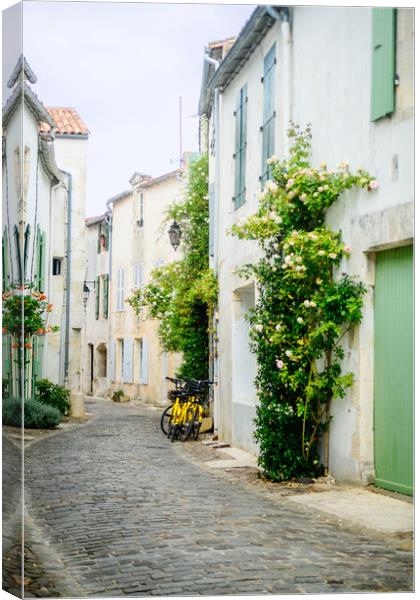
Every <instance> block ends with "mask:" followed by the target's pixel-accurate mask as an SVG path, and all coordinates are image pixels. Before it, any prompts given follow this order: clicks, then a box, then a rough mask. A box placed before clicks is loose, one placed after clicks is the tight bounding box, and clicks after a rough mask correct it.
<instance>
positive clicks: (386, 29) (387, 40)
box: [371, 8, 396, 121]
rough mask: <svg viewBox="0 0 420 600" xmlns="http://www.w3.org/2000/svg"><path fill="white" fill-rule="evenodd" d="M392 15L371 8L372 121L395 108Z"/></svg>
mask: <svg viewBox="0 0 420 600" xmlns="http://www.w3.org/2000/svg"><path fill="white" fill-rule="evenodd" d="M395 13H396V11H395V8H372V90H371V94H372V97H371V119H372V121H376V120H377V119H380V118H381V117H383V116H385V115H389V114H390V113H392V112H393V111H394V107H395V23H396V19H395Z"/></svg>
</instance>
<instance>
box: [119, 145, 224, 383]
mask: <svg viewBox="0 0 420 600" xmlns="http://www.w3.org/2000/svg"><path fill="white" fill-rule="evenodd" d="M207 174H208V161H207V156H205V155H203V156H202V157H201V158H200V159H199V160H197V161H196V162H194V163H192V164H191V165H190V166H189V168H188V178H187V180H186V190H185V195H184V198H183V199H182V201H181V202H178V203H174V204H172V205H171V206H170V208H169V209H168V212H167V215H166V222H168V221H171V220H173V219H175V220H176V221H177V222H178V224H179V225H180V227H181V231H182V237H181V250H182V253H183V257H182V258H181V260H178V261H173V262H172V263H169V264H167V265H164V266H162V267H158V268H156V269H154V270H153V271H152V273H151V275H150V280H149V283H148V284H147V285H145V286H144V287H142V288H140V289H139V290H135V291H133V293H132V294H131V295H130V297H129V298H127V302H128V304H130V305H131V306H132V308H133V309H134V310H135V312H136V314H137V315H138V316H143V317H145V318H150V319H158V320H159V338H160V341H161V344H162V346H163V349H164V350H166V351H169V352H181V353H182V355H183V362H182V364H181V367H180V369H179V371H178V375H179V376H185V377H192V378H196V379H207V377H208V352H209V351H208V332H209V330H210V323H211V320H212V317H213V311H214V309H215V307H216V304H217V293H218V288H217V279H216V277H215V275H214V273H213V271H212V270H211V269H209V268H208V244H209V234H208V211H209V207H208V175H207Z"/></svg>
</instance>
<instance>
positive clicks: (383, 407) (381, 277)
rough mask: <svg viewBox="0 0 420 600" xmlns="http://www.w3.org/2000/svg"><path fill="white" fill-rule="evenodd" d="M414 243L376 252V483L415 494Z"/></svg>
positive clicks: (379, 485) (397, 490)
mask: <svg viewBox="0 0 420 600" xmlns="http://www.w3.org/2000/svg"><path fill="white" fill-rule="evenodd" d="M413 326H414V325H413V247H412V246H404V247H401V248H396V249H394V250H387V251H386V252H379V253H378V254H377V256H376V282H375V364H374V369H375V414H374V427H375V474H376V477H375V484H376V485H377V486H378V487H382V488H386V489H389V490H394V491H396V492H402V493H403V494H410V495H412V494H413V451H414V449H413V427H414V421H413Z"/></svg>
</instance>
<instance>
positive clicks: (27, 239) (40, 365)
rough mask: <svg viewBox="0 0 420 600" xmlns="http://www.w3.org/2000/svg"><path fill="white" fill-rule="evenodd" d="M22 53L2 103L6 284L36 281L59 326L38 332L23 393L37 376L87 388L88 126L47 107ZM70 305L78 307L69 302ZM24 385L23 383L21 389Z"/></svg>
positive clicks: (6, 341) (12, 369)
mask: <svg viewBox="0 0 420 600" xmlns="http://www.w3.org/2000/svg"><path fill="white" fill-rule="evenodd" d="M36 81H37V78H36V76H35V74H34V73H33V71H32V70H31V68H30V66H29V65H28V63H27V61H26V59H25V58H24V57H23V56H21V57H20V59H19V61H18V63H17V65H16V68H15V70H14V72H13V73H12V75H11V77H10V79H9V82H8V86H9V87H10V88H11V90H12V92H11V95H10V97H9V98H8V100H7V103H6V105H5V106H4V108H3V232H2V238H3V290H8V289H10V287H11V285H12V284H16V283H18V282H23V281H30V282H32V283H33V284H34V285H35V286H36V288H37V289H38V290H40V291H42V292H44V293H45V295H46V296H47V297H48V300H49V302H50V303H52V304H53V310H52V312H51V313H50V316H49V321H48V324H49V325H58V326H59V327H60V331H59V332H57V333H53V334H49V335H45V336H44V335H39V336H34V338H33V340H32V345H33V348H32V350H33V357H32V358H31V360H30V362H29V364H28V365H27V367H26V376H25V380H26V382H27V386H26V391H25V395H26V396H27V395H32V394H33V391H34V387H33V386H34V382H35V380H36V379H40V378H48V379H50V380H51V381H53V382H54V383H60V384H62V385H66V387H68V388H69V389H71V390H72V392H80V389H81V379H80V373H81V328H82V318H81V317H82V315H81V311H80V306H81V298H82V287H83V278H84V211H85V178H86V149H87V140H88V135H89V132H88V130H87V128H86V126H85V125H84V123H83V122H82V121H81V119H80V117H79V115H78V114H77V112H76V111H75V110H74V109H69V108H58V109H55V108H46V107H45V106H44V105H43V104H42V103H41V102H40V100H39V99H38V98H37V96H36V95H35V94H34V92H33V91H32V89H31V87H30V86H29V84H28V83H27V82H29V83H31V84H34V83H36ZM70 307H72V308H71V309H70ZM11 342H12V340H11V337H10V336H9V335H7V334H6V335H3V374H4V377H6V378H8V379H9V382H10V386H9V387H11V388H14V390H13V391H14V393H16V392H17V390H16V386H13V384H12V380H15V381H16V379H17V377H18V375H17V373H16V363H15V358H16V356H15V355H14V354H15V353H13V351H12V348H11ZM20 393H22V390H20Z"/></svg>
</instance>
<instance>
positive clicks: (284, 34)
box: [280, 8, 292, 157]
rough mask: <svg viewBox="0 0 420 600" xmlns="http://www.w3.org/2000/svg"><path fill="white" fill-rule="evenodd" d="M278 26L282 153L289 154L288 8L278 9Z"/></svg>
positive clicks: (289, 53) (289, 39)
mask: <svg viewBox="0 0 420 600" xmlns="http://www.w3.org/2000/svg"><path fill="white" fill-rule="evenodd" d="M280 22H281V23H280V27H281V38H282V48H283V77H284V86H283V139H284V153H285V156H286V157H287V156H288V155H289V137H288V135H287V131H288V129H289V127H290V122H291V120H292V34H291V27H290V12H289V9H288V8H282V9H281V11H280Z"/></svg>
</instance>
